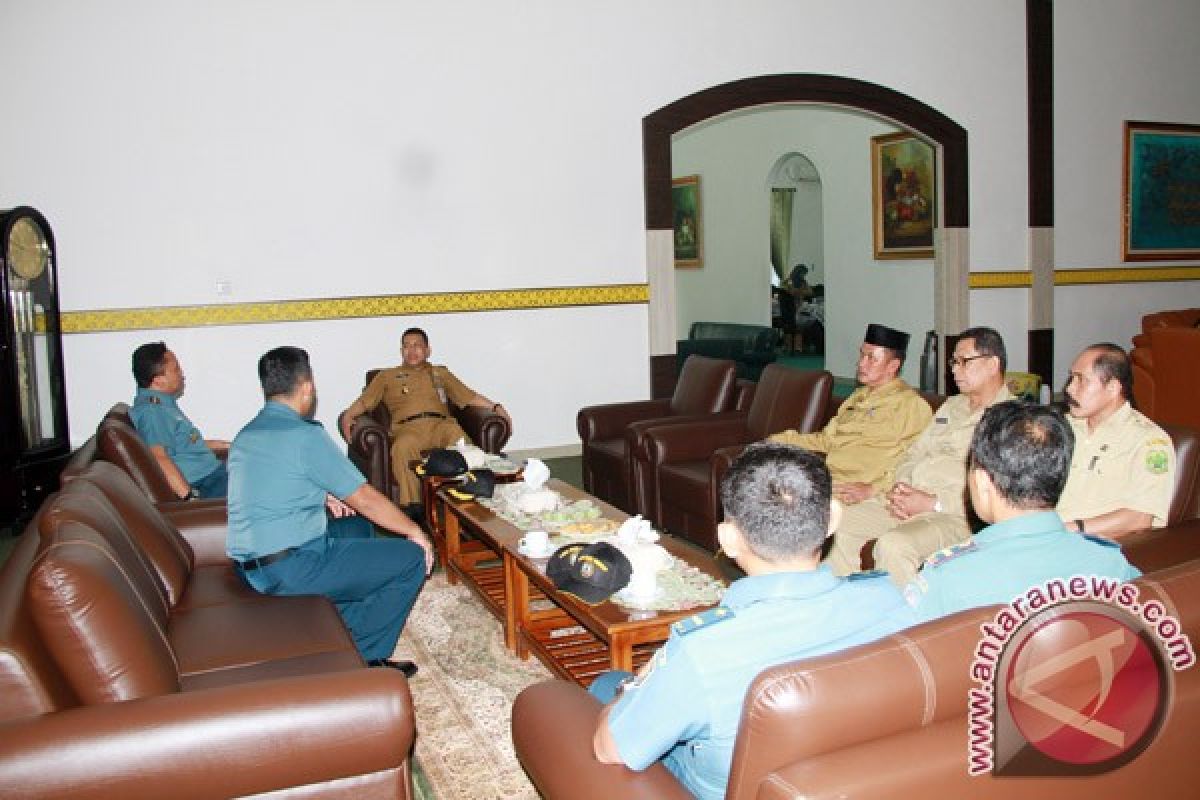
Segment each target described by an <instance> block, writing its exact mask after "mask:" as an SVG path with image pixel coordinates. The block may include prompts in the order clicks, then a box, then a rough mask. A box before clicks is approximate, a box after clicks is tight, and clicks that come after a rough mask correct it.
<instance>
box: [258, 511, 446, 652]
mask: <svg viewBox="0 0 1200 800" xmlns="http://www.w3.org/2000/svg"><path fill="white" fill-rule="evenodd" d="M242 574H243V575H244V576H245V578H246V581H247V583H249V584H250V585H251V586H253V587H254V588H255V589H256V590H258V591H260V592H262V593H263V594H279V595H295V594H321V595H324V596H326V597H328V598H329V599H330V600H332V601H333V603H334V605H336V606H337V609H338V612H339V613H340V614H341V615H342V620H343V621H344V622H345V623H346V627H347V628H349V629H350V634H351V635H352V636H353V637H354V644H355V645H356V646H357V647H358V651H359V652H360V653H361V654H362V657H363V658H364V659H366V660H368V661H370V660H372V659H377V658H391V656H392V651H393V650H395V649H396V641H397V640H398V639H399V638H400V631H401V630H403V628H404V623H405V621H406V620H407V619H408V614H409V612H410V611H412V607H413V603H414V602H416V599H417V594H418V593H419V592H420V591H421V586H422V585H423V584H424V582H425V551H423V550H422V549H421V548H420V547H418V546H417V545H415V544H413V543H412V542H410V541H408V540H407V539H399V538H393V537H387V538H384V537H376V536H375V534H374V529H373V528H372V527H371V523H370V522H368V521H367V520H366V519H364V518H363V517H343V518H342V519H333V520H330V521H329V526H328V528H327V529H326V533H325V535H324V536H320V537H318V538H316V539H313V540H312V541H309V542H306V543H305V544H303V545H301V546H300V547H298V548H296V550H295V551H294V552H293V553H292V554H291V555H290V556H288V557H287V558H283V559H280V560H279V561H276V562H274V563H272V564H268V565H266V566H265V567H260V568H259V569H256V570H251V571H249V572H243V573H242Z"/></svg>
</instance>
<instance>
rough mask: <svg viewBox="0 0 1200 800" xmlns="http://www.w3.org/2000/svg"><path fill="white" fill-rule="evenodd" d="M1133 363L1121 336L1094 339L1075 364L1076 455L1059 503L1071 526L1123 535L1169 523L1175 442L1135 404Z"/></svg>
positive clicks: (1070, 384)
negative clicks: (1112, 340) (1131, 400)
mask: <svg viewBox="0 0 1200 800" xmlns="http://www.w3.org/2000/svg"><path fill="white" fill-rule="evenodd" d="M1132 393H1133V368H1132V366H1131V365H1130V360H1129V356H1128V355H1127V354H1126V352H1125V351H1124V350H1122V349H1121V348H1120V347H1118V346H1117V345H1115V344H1095V345H1092V346H1091V347H1089V348H1087V349H1086V350H1084V351H1083V352H1082V353H1080V354H1079V357H1078V358H1076V359H1075V362H1074V363H1073V364H1071V374H1070V376H1069V377H1068V379H1067V386H1066V389H1065V390H1064V394H1065V395H1066V400H1067V408H1068V410H1069V411H1070V413H1071V427H1072V428H1073V429H1074V432H1075V455H1074V457H1073V458H1072V460H1071V471H1070V473H1069V477H1068V478H1067V486H1066V488H1065V489H1064V490H1063V493H1062V498H1061V499H1060V500H1059V503H1058V512H1059V514H1060V515H1061V516H1062V518H1063V521H1064V523H1065V524H1066V526H1067V530H1071V531H1078V532H1080V533H1084V532H1087V533H1090V534H1093V535H1095V536H1103V537H1104V538H1106V539H1116V538H1118V537H1121V536H1124V535H1125V534H1127V533H1131V532H1133V531H1137V530H1142V529H1143V528H1151V527H1153V528H1161V527H1162V526H1163V525H1166V524H1167V513H1168V510H1169V509H1170V507H1171V493H1172V490H1173V489H1174V486H1175V447H1174V445H1173V444H1172V443H1171V439H1170V437H1169V436H1167V434H1166V432H1165V431H1164V430H1163V429H1162V428H1160V427H1159V426H1158V425H1156V424H1155V423H1154V422H1152V421H1151V420H1150V419H1148V418H1147V417H1146V416H1145V415H1143V414H1141V413H1139V412H1137V411H1135V410H1134V409H1133V406H1131V405H1130V404H1129V398H1130V397H1132V396H1133V395H1132Z"/></svg>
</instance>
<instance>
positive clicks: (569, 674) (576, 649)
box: [518, 607, 662, 687]
mask: <svg viewBox="0 0 1200 800" xmlns="http://www.w3.org/2000/svg"><path fill="white" fill-rule="evenodd" d="M519 639H520V641H519V644H518V648H519V652H520V654H521V655H522V656H524V655H526V654H532V655H534V656H536V657H537V659H538V660H539V661H541V662H542V663H543V664H544V665H546V668H547V669H549V670H550V671H551V672H553V673H554V674H555V675H557V676H558V677H560V678H565V679H567V680H570V681H575V682H576V683H578V684H580V685H581V686H585V687H586V686H590V685H591V683H592V681H593V680H595V678H596V676H597V675H599V674H600V673H602V672H607V671H608V670H610V669H612V668H613V665H612V651H611V649H610V647H609V645H608V644H607V643H606V642H604V641H603V640H601V639H600V638H599V637H597V636H596V635H595V634H593V633H592V632H591V631H589V630H588V629H587V628H585V627H583V626H582V625H580V624H579V623H578V622H577V621H576V620H575V618H574V617H572V616H571V615H570V614H568V613H566V612H565V611H563V610H562V609H560V608H557V607H554V608H550V609H546V610H539V611H533V612H532V613H531V614H530V620H529V622H528V624H527V625H526V626H524V627H522V629H521V631H520V633H519ZM661 645H662V642H649V643H646V644H640V645H634V646H633V648H632V651H633V669H634V670H635V671H636V670H638V669H641V667H642V665H643V664H645V663H646V662H647V661H649V660H650V659H651V658H652V657H653V656H654V652H655V651H656V650H657V649H658V648H659V647H660V646H661Z"/></svg>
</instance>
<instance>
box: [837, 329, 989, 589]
mask: <svg viewBox="0 0 1200 800" xmlns="http://www.w3.org/2000/svg"><path fill="white" fill-rule="evenodd" d="M1006 365H1007V354H1006V353H1005V349H1004V340H1003V339H1001V338H1000V334H998V333H997V332H996V331H994V330H992V329H991V328H983V327H978V328H968V329H967V330H965V331H963V332H962V334H961V335H960V336H959V339H958V342H957V343H956V344H955V346H954V355H953V356H952V357H951V359H950V366H951V368H952V369H953V370H954V381H955V383H957V384H958V389H959V391H960V392H961V394H958V395H955V396H954V397H950V398H948V399H947V400H946V402H945V403H943V404H942V407H941V408H939V409H938V411H937V413H936V414H934V417H933V421H932V422H931V423H930V424H929V426H928V427H926V428H925V431H924V433H922V434H921V436H920V437H919V438H918V439H917V440H916V442H914V443H913V445H912V447H910V448H909V449H908V452H907V453H906V454H905V456H904V458H903V459H902V460H901V462H900V464H899V466H897V468H896V482H895V483H894V484H893V485H892V487H891V488H890V489H889V490H888V491H887V492H886V493H884V494H882V495H880V496H876V497H872V498H870V499H869V500H866V501H864V502H862V503H859V504H857V505H852V506H848V507H847V508H846V516H845V521H844V522H843V523H842V526H841V527H840V528H839V529H838V532H837V533H836V534H835V535H834V537H833V549H832V551H831V552H830V555H829V564H830V567H831V568H832V569H833V572H834V574H835V575H847V574H849V573H852V572H858V571H860V570H861V569H862V564H861V555H860V553H861V550H862V547H863V545H864V544H866V543H867V542H868V541H870V540H871V539H876V540H877V541H876V542H875V549H874V557H875V567H876V568H877V569H882V570H886V571H887V572H888V573H889V574H890V576H891V579H892V581H893V582H894V583H895V584H896V585H897V586H901V587H903V586H905V585H906V584H907V583H908V582H909V581H911V580H912V579H913V577H914V576H916V574H917V570H918V569H920V567H921V564H922V562H923V561H924V560H925V559H926V558H928V557H929V556H931V555H933V554H934V553H936V552H937V551H939V550H942V549H943V548H947V547H950V546H952V545H955V544H958V543H961V542H964V541H966V540H967V539H968V538H969V537H970V535H971V528H970V526H969V525H968V523H967V512H966V505H965V496H964V490H965V489H966V479H967V468H966V463H967V450H968V448H969V447H970V445H971V436H972V434H974V432H975V426H976V425H977V424H978V423H979V419H980V417H982V416H983V412H984V410H985V409H987V408H988V407H989V406H991V405H993V404H995V403H1001V402H1004V401H1005V400H1009V399H1011V397H1012V396H1011V395H1010V394H1009V392H1008V388H1007V387H1006V386H1005V385H1004V369H1005V366H1006Z"/></svg>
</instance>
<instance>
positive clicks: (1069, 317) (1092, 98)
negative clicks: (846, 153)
mask: <svg viewBox="0 0 1200 800" xmlns="http://www.w3.org/2000/svg"><path fill="white" fill-rule="evenodd" d="M1098 6H1099V10H1097V7H1098ZM1198 13H1200V11H1198V10H1197V7H1196V4H1195V3H1194V2H1190V0H1151V1H1150V2H1146V1H1145V0H1121V1H1120V2H1117V0H1104V1H1103V2H1102V3H1097V2H1092V0H1089V1H1088V2H1084V1H1083V0H1059V2H1058V3H1056V37H1057V39H1058V42H1059V50H1058V53H1057V54H1056V64H1057V65H1058V66H1057V70H1058V75H1059V78H1060V82H1059V86H1058V87H1057V91H1056V100H1057V102H1058V103H1059V114H1058V118H1057V137H1058V143H1059V146H1058V156H1059V159H1060V160H1059V165H1058V171H1057V173H1056V174H1057V178H1058V189H1059V206H1058V217H1059V223H1060V225H1062V226H1069V225H1071V224H1072V222H1071V220H1072V219H1076V220H1078V225H1079V227H1078V228H1077V229H1075V230H1073V231H1071V230H1064V236H1063V237H1062V238H1061V239H1060V245H1059V249H1060V257H1061V258H1063V259H1064V260H1065V261H1066V263H1068V264H1080V265H1088V266H1101V265H1105V264H1106V263H1108V262H1109V261H1111V259H1112V258H1113V256H1109V257H1103V259H1102V261H1101V263H1095V262H1096V261H1097V259H1101V256H1100V255H1099V254H1098V253H1097V251H1094V250H1089V249H1088V246H1085V243H1087V242H1092V241H1097V240H1098V239H1099V238H1102V237H1103V231H1105V230H1113V231H1115V224H1116V218H1115V216H1113V214H1112V213H1111V212H1112V209H1110V208H1101V207H1099V206H1098V205H1093V203H1107V202H1108V201H1107V200H1104V199H1103V198H1104V197H1105V195H1104V191H1105V190H1102V189H1101V190H1098V189H1097V187H1096V186H1091V185H1087V184H1084V185H1083V186H1081V187H1079V188H1076V189H1073V188H1072V187H1071V186H1070V184H1071V183H1072V182H1073V181H1075V180H1077V179H1081V178H1082V177H1084V173H1087V172H1089V171H1091V172H1096V171H1104V170H1112V169H1115V167H1114V166H1113V165H1114V164H1116V163H1119V160H1120V142H1119V120H1120V119H1121V118H1123V117H1125V116H1130V117H1150V118H1166V119H1174V120H1180V121H1193V122H1196V121H1200V119H1198V116H1200V115H1198V114H1197V111H1196V109H1197V107H1198V106H1200V103H1197V102H1196V92H1197V91H1200V90H1198V89H1197V88H1196V86H1195V81H1193V80H1191V76H1193V75H1195V74H1197V69H1196V67H1197V63H1196V59H1197V58H1198V57H1200V56H1198V55H1197V53H1196V52H1195V50H1194V47H1193V42H1194V38H1195V32H1196V30H1197V29H1198V27H1200V21H1198V20H1197V14H1198ZM898 42H901V43H905V44H904V45H903V46H902V47H901V48H900V52H901V55H898V45H897V43H898ZM1068 62H1071V63H1068ZM788 72H813V73H824V74H830V75H839V76H844V77H849V78H857V79H861V80H866V81H871V82H874V83H878V84H881V85H885V86H888V87H890V88H892V89H895V90H897V91H900V92H903V93H906V94H908V95H911V96H912V97H914V98H916V99H918V100H920V101H922V102H924V103H926V104H928V105H930V106H932V107H934V108H936V109H938V110H940V111H941V112H942V113H944V114H946V115H947V116H949V117H950V118H951V119H953V120H955V121H956V122H958V123H959V124H961V125H963V126H964V127H965V128H966V130H967V132H968V135H969V145H970V172H969V183H970V204H971V222H972V227H971V238H970V256H969V259H970V265H971V268H972V269H976V270H978V269H1012V268H1020V267H1023V266H1024V265H1025V264H1026V263H1027V252H1026V251H1027V247H1028V244H1027V242H1028V236H1027V233H1026V227H1027V216H1028V215H1027V210H1026V207H1027V203H1026V194H1027V189H1026V175H1025V173H1026V167H1025V165H1026V163H1027V158H1026V119H1027V114H1026V99H1025V98H1026V89H1025V80H1026V73H1025V20H1024V4H1023V3H1019V2H1011V0H981V1H980V2H972V3H963V2H961V1H960V0H921V2H918V3H912V4H909V5H908V6H906V7H905V8H904V12H903V13H896V6H895V4H894V3H891V2H885V1H884V0H849V1H848V2H843V3H837V4H834V3H826V2H818V1H817V0H747V1H746V2H742V3H722V2H715V1H713V0H708V1H707V2H705V1H704V0H702V2H700V3H697V2H696V0H659V1H658V2H654V3H646V2H644V1H643V0H613V1H612V2H607V3H595V2H591V3H589V2H577V3H562V2H558V1H557V0H530V1H529V2H525V3H521V4H509V3H494V2H486V1H485V0H446V2H442V3H416V2H403V1H402V0H394V1H393V2H383V1H382V0H343V2H338V3H333V2H329V1H328V0H174V1H173V2H162V0H106V2H102V3H101V2H85V0H36V1H35V0H7V1H6V2H4V3H3V4H2V5H0V74H3V75H6V76H9V80H6V81H5V96H4V99H5V109H6V115H5V118H6V124H5V125H3V126H0V206H2V207H9V206H11V205H15V204H19V203H27V204H30V205H34V206H36V207H38V208H39V209H41V210H42V211H43V212H44V213H45V214H46V215H47V216H48V218H49V219H50V221H51V224H52V225H53V227H54V230H55V233H56V235H57V236H58V239H59V244H60V261H59V264H60V278H61V285H62V299H63V307H64V309H66V310H87V309H107V308H120V307H129V306H134V307H137V306H159V305H179V304H193V303H214V302H218V301H219V299H218V297H217V295H216V291H215V285H216V282H217V281H218V280H221V279H225V280H230V281H232V284H233V296H232V298H231V299H232V300H234V301H246V300H274V299H289V298H307V297H330V296H333V297H346V296H354V295H360V294H382V293H405V292H416V291H469V290H474V289H486V288H506V287H540V286H563V285H568V286H570V285H595V284H606V283H624V282H641V281H644V280H645V279H646V255H645V254H646V246H647V245H646V237H645V233H644V231H643V225H644V223H643V219H644V213H643V202H642V149H641V144H642V143H641V120H642V118H643V117H644V116H645V115H647V114H649V113H651V112H653V111H655V110H657V109H659V108H661V107H663V106H664V105H666V104H668V103H670V102H673V101H675V100H677V99H679V98H681V97H683V96H685V95H688V94H690V93H692V92H695V91H699V90H701V89H705V88H708V87H711V86H715V85H718V84H721V83H725V82H727V81H731V80H737V79H741V78H746V77H750V76H755V75H769V74H778V73H788ZM1073 148H1082V150H1081V151H1080V158H1082V159H1083V160H1082V162H1078V163H1077V162H1074V161H1072V160H1071V158H1072V156H1071V152H1070V151H1071V150H1072V149H1073ZM854 160H855V161H856V162H861V163H863V164H864V165H865V163H866V159H863V158H861V157H860V156H858V155H857V154H856V155H855V156H854ZM1105 180H1112V179H1109V178H1106V179H1105ZM1079 215H1082V216H1079ZM1097 230H1098V231H1100V232H1101V234H1100V235H1099V236H1098V235H1097V233H1096V231H1097ZM1115 236H1116V234H1115V233H1112V234H1111V235H1110V242H1115ZM1106 247H1111V248H1115V244H1112V245H1107V246H1106ZM1106 252H1109V253H1112V252H1115V249H1110V250H1107V251H1106ZM832 256H833V250H832V249H831V247H830V246H828V245H827V257H828V258H830V259H832ZM845 259H846V260H850V261H860V260H861V259H859V258H858V257H857V256H855V255H854V254H847V255H846V256H845ZM911 268H912V265H911V264H907V263H904V264H901V265H885V266H884V267H882V268H881V269H882V270H883V271H884V272H885V273H902V274H904V275H905V276H909V275H911V272H909V270H911ZM831 271H832V270H831ZM900 283H901V285H915V282H913V281H906V282H900ZM1188 290H1189V291H1191V292H1193V293H1194V291H1195V290H1194V288H1192V285H1189V286H1188ZM1151 294H1152V293H1143V292H1142V291H1141V289H1138V288H1133V289H1128V290H1126V289H1125V288H1121V289H1120V290H1114V291H1110V292H1108V293H1107V294H1105V298H1104V300H1105V302H1106V303H1108V304H1109V305H1110V306H1111V305H1114V304H1117V303H1122V302H1126V301H1123V300H1118V299H1116V298H1121V297H1124V298H1128V297H1129V296H1135V297H1142V296H1145V297H1150V296H1151ZM1169 299H1171V300H1178V299H1179V298H1178V295H1175V296H1174V297H1171V298H1169ZM1189 299H1190V298H1189ZM891 300H892V302H894V303H895V304H896V305H908V304H910V303H922V302H928V301H927V300H926V299H925V298H918V297H909V296H907V295H899V296H895V297H893V298H891ZM1155 302H1157V300H1155ZM973 304H974V301H973ZM1180 304H1181V303H1179V302H1173V303H1171V305H1180ZM1189 304H1196V303H1189ZM1132 305H1136V303H1133V304H1132ZM830 310H831V313H834V312H835V309H833V308H832V307H831V309H830ZM1104 310H1107V311H1110V312H1112V315H1113V316H1114V318H1115V313H1116V311H1115V309H1112V308H1108V309H1104ZM763 313H764V314H765V311H764V312H763ZM989 313H994V315H996V316H1011V317H1012V319H1014V320H1022V319H1024V317H1025V308H1024V306H1023V305H1022V306H1020V307H1017V308H1012V309H1008V310H1004V309H998V310H996V311H995V312H989ZM1091 313H1092V311H1091V309H1087V308H1084V307H1083V306H1082V305H1080V304H1076V303H1072V304H1070V307H1069V308H1067V309H1066V311H1065V313H1063V314H1062V315H1061V316H1060V318H1059V330H1060V331H1062V332H1063V333H1062V334H1061V335H1060V338H1059V341H1060V347H1063V346H1068V347H1069V346H1072V345H1069V344H1064V343H1065V342H1068V341H1069V339H1070V337H1071V336H1072V335H1073V334H1071V333H1069V331H1073V330H1076V329H1077V328H1078V323H1079V321H1080V320H1081V319H1087V318H1089V317H1090V316H1091ZM1123 313H1124V312H1123ZM1137 313H1138V312H1136V311H1132V310H1131V311H1129V312H1127V316H1129V317H1132V316H1134V315H1135V314H1137ZM843 316H846V317H847V318H848V315H846V314H843ZM645 318H646V312H645V309H637V308H632V309H631V308H626V307H603V308H594V309H587V310H584V309H563V310H560V311H555V312H517V313H511V314H495V315H465V316H461V317H460V316H451V317H444V318H441V317H438V318H416V319H398V320H373V321H344V322H317V323H308V324H295V325H281V326H251V327H246V328H217V329H209V330H196V331H189V332H184V331H169V332H166V333H164V334H162V335H164V336H166V337H168V339H169V341H171V342H172V343H173V344H174V343H179V345H177V346H179V349H180V350H181V355H182V356H184V363H185V366H186V367H187V369H188V372H189V373H190V380H191V383H192V389H191V391H190V393H189V398H188V401H187V405H186V407H187V408H188V409H189V411H191V412H192V413H193V415H194V416H195V417H196V419H197V420H198V421H200V422H201V424H202V426H203V427H204V429H205V430H208V431H211V432H213V434H214V435H218V434H227V433H228V432H230V431H232V430H235V429H236V428H237V427H238V426H239V425H240V424H241V423H242V422H243V421H244V419H245V416H246V414H247V411H246V409H247V408H249V406H250V405H251V404H252V400H245V401H243V400H241V399H239V400H238V401H236V403H235V402H232V401H229V402H228V403H227V402H226V401H224V400H223V399H222V398H225V397H237V398H246V397H248V398H253V395H254V389H255V387H254V380H253V377H252V373H251V375H249V376H247V375H246V374H245V370H246V369H247V368H248V366H249V365H251V364H252V363H253V361H254V360H255V359H256V358H257V356H258V355H259V354H260V353H261V351H262V350H263V349H264V348H265V347H266V346H268V345H274V344H278V343H281V342H286V341H295V342H297V343H304V342H308V343H310V344H311V345H312V346H313V351H314V358H315V360H316V362H317V365H318V370H319V375H320V376H327V377H326V378H324V379H323V381H322V384H321V386H322V389H323V397H324V398H325V403H324V406H323V409H322V417H323V418H324V419H325V420H326V422H327V423H328V422H329V421H331V420H332V415H333V414H334V413H336V410H337V408H339V407H341V406H342V405H344V404H345V403H347V402H349V400H350V399H352V397H353V394H354V392H355V391H356V390H357V388H358V385H359V380H358V378H357V376H358V374H359V373H360V372H361V370H362V369H363V368H365V367H368V366H372V365H376V364H378V363H380V362H381V361H388V360H391V359H393V358H394V353H395V336H396V334H398V333H399V331H400V329H401V328H403V327H404V326H405V325H406V324H409V323H411V322H418V323H424V324H426V325H428V327H429V328H430V329H431V331H432V332H433V333H434V345H435V348H436V350H437V353H438V356H439V357H440V358H441V359H442V360H444V361H447V362H449V363H450V364H451V366H453V367H454V368H455V369H456V371H458V372H459V373H460V374H462V376H463V377H464V378H466V379H467V380H468V381H470V382H472V383H475V384H477V385H478V386H479V388H481V389H483V390H484V391H486V392H488V393H489V394H492V395H495V396H496V397H498V398H501V399H503V400H504V401H505V402H506V403H507V404H509V405H510V406H511V407H513V408H514V409H516V410H517V415H518V419H517V433H516V435H515V436H514V439H513V443H512V446H513V447H514V448H529V447H538V446H549V445H560V444H569V443H571V442H574V441H576V435H575V431H574V426H573V423H572V419H573V415H574V411H575V406H577V405H580V404H582V403H583V402H585V401H586V402H600V401H602V400H606V399H616V398H618V397H629V398H633V397H645V396H646V394H647V391H648V376H647V370H646V365H645V359H646V354H647V352H648V346H647V343H646V340H647V332H646V322H645ZM860 321H861V322H865V321H866V314H865V313H864V314H863V315H862V319H861V320H860ZM549 323H553V326H551V325H550V324H549ZM1017 324H1018V325H1019V324H1020V323H1017ZM159 335H160V334H159V333H158V332H151V331H141V332H138V333H136V334H124V333H119V334H99V335H94V336H92V335H71V336H68V337H67V340H66V343H65V353H66V360H67V370H68V372H67V380H68V391H69V398H70V416H71V426H72V437H73V439H75V441H76V442H78V441H80V440H82V438H83V437H85V436H86V435H87V433H88V431H89V429H91V428H92V427H93V426H94V424H95V422H96V419H97V415H98V411H99V410H100V409H102V408H103V407H105V406H107V405H108V404H109V403H111V402H112V401H113V400H115V399H117V398H125V397H128V396H129V394H130V393H131V383H132V382H131V381H130V379H129V376H128V367H127V361H128V355H129V349H130V346H131V344H133V343H134V342H136V341H141V340H144V339H149V338H157V337H158V336H159ZM180 345H183V346H180ZM843 357H844V356H837V355H836V354H835V358H843ZM1060 360H1061V359H1060ZM835 366H837V364H836V363H835ZM204 386H212V387H215V388H212V389H201V387H204ZM548 386H549V387H552V388H550V389H548V388H547V387H548ZM561 386H570V387H573V388H571V389H570V390H569V392H570V395H569V396H566V395H564V394H562V392H564V391H567V390H563V389H560V388H557V387H561ZM202 392H211V394H209V395H207V396H206V395H204V394H202ZM564 404H567V405H569V406H570V407H569V408H563V407H562V406H563V405H564Z"/></svg>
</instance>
